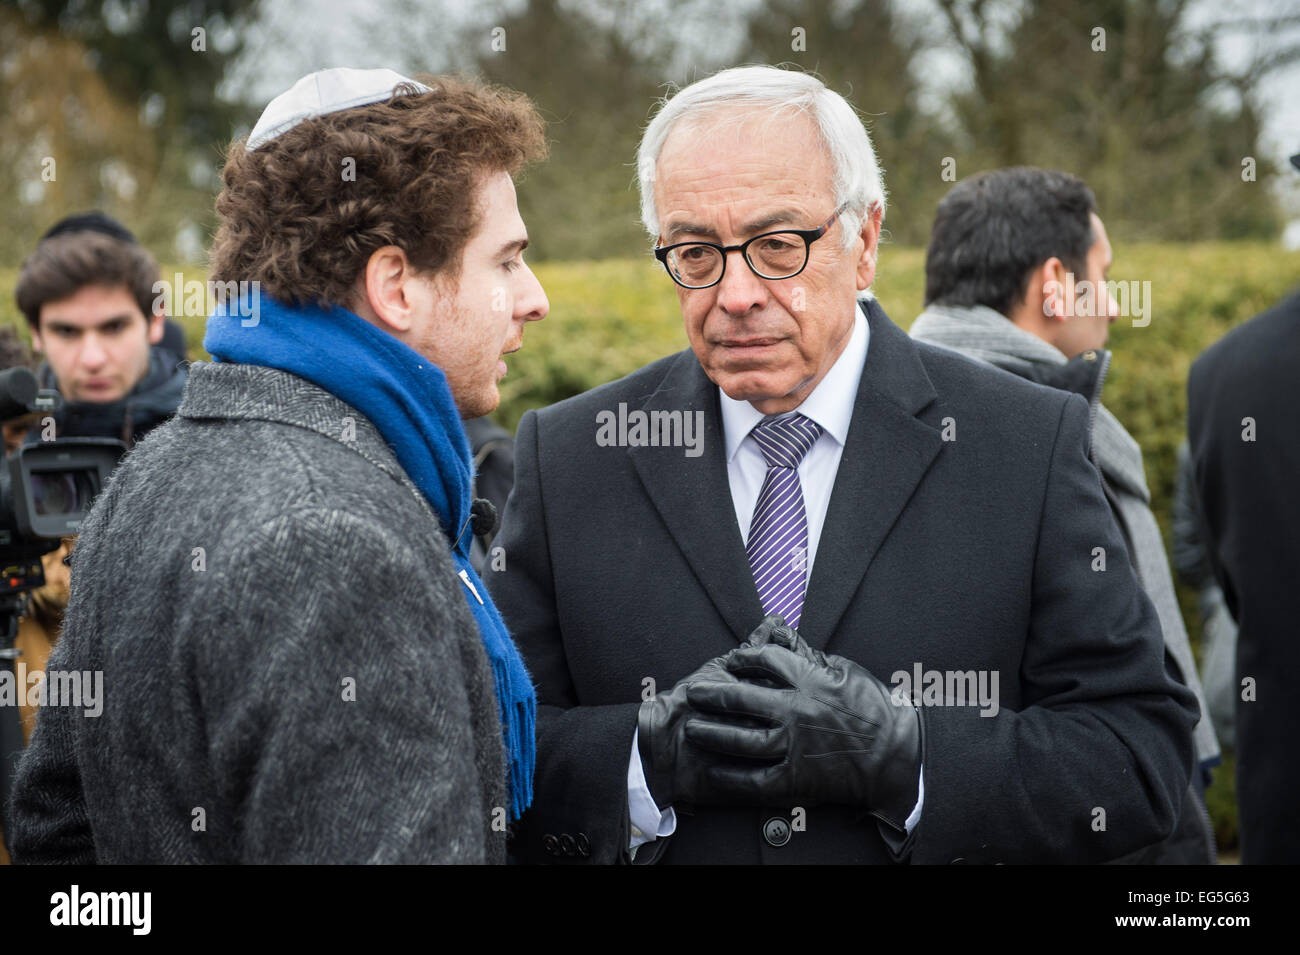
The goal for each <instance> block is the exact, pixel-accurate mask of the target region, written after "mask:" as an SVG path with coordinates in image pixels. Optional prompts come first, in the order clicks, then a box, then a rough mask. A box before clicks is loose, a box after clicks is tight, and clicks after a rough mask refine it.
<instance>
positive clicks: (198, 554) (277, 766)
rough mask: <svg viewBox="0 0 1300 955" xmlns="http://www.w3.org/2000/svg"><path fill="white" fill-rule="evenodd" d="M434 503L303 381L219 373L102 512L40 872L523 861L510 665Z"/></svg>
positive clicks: (37, 779) (377, 439) (35, 785)
mask: <svg viewBox="0 0 1300 955" xmlns="http://www.w3.org/2000/svg"><path fill="white" fill-rule="evenodd" d="M462 586H463V585H462V584H461V582H460V580H459V579H458V578H457V577H456V575H455V570H454V567H453V564H452V561H451V556H450V552H449V548H448V542H447V540H446V538H445V536H444V535H443V533H442V532H441V529H440V527H439V525H438V521H437V518H436V516H435V515H434V513H433V511H432V510H431V509H430V508H429V506H428V504H427V503H426V501H425V500H424V498H423V497H422V495H421V494H420V492H419V491H418V490H417V489H416V487H415V485H414V484H413V483H412V482H411V481H410V479H409V478H408V477H407V475H406V474H405V472H404V471H403V470H402V468H401V467H400V466H399V464H398V463H397V460H396V458H395V457H394V455H393V452H392V450H391V449H390V448H389V447H388V445H387V444H386V443H385V441H384V439H383V437H382V436H381V435H380V434H379V432H378V430H377V429H376V428H375V427H374V426H373V425H372V424H371V423H370V422H369V421H368V420H367V419H366V418H364V417H363V416H362V415H361V414H360V413H359V412H357V411H356V410H355V409H354V408H352V407H350V406H349V405H347V404H345V403H344V402H342V401H340V400H339V399H337V398H335V397H334V396H332V395H330V394H329V393H328V392H325V391H323V390H321V389H320V388H318V387H317V386H315V385H313V384H310V383H309V382H307V381H304V380H303V379H301V378H298V377H296V376H294V375H291V374H288V373H286V372H282V371H278V370H275V369H271V368H264V367H259V366H253V365H238V364H225V363H221V364H212V363H206V362H196V363H195V364H194V365H193V366H192V368H191V372H190V378H189V382H188V385H187V386H186V390H185V396H184V400H183V402H182V404H181V407H180V410H179V412H178V414H177V417H176V418H174V419H173V420H171V421H170V422H168V423H167V424H165V425H163V426H162V427H160V428H158V429H157V430H155V431H154V432H153V433H151V434H150V435H149V436H148V437H147V438H146V439H145V440H144V441H143V442H142V443H140V444H139V445H138V446H137V447H136V448H135V449H134V450H133V451H132V452H131V453H130V454H129V455H128V456H127V457H126V458H125V459H124V460H123V463H122V464H121V466H120V467H119V468H118V469H117V471H116V472H115V473H114V475H113V478H112V480H111V481H110V482H109V484H108V487H107V488H106V489H105V491H104V492H103V493H102V494H101V496H100V499H99V500H98V501H97V502H96V505H95V507H94V510H93V511H92V513H91V515H90V516H89V518H88V519H87V521H86V524H85V527H84V528H83V532H82V534H81V537H80V539H79V540H78V543H77V546H76V549H75V551H74V554H73V558H72V588H71V598H70V601H69V605H68V610H67V616H66V620H65V625H64V630H63V635H62V637H61V639H60V640H59V643H58V645H57V647H56V648H55V650H54V653H53V655H52V657H51V659H50V661H49V666H50V668H51V669H63V670H92V671H93V670H102V671H103V711H102V714H100V715H98V716H87V715H86V710H85V709H84V708H76V707H69V706H46V707H43V709H42V711H41V714H40V717H39V719H38V722H37V726H36V732H35V734H34V736H33V739H32V745H31V747H30V749H29V750H28V751H27V753H26V754H25V756H24V758H23V760H22V763H21V764H20V768H19V772H18V778H17V780H16V783H15V788H14V793H13V798H12V801H11V805H10V817H9V826H8V835H9V839H10V846H11V850H12V853H13V856H14V859H15V861H17V862H75V863H88V862H96V861H97V862H101V863H120V862H142V863H202V862H214V863H233V862H255V863H256V862H265V863H280V862H284V863H299V862H340V863H352V862H468V863H479V862H504V861H505V840H506V833H505V831H504V829H505V826H504V820H505V811H504V809H503V808H502V807H504V806H505V805H506V790H505V756H504V749H503V745H502V741H501V730H500V724H499V721H498V717H497V710H496V699H495V691H494V689H493V683H492V671H491V668H490V666H489V664H488V661H487V656H486V654H485V652H484V650H483V647H482V643H481V641H480V638H479V634H478V630H477V628H476V626H475V624H474V622H473V618H472V616H471V615H470V612H469V609H468V607H467V606H466V604H465V598H464V595H463V594H462V592H461V590H462Z"/></svg>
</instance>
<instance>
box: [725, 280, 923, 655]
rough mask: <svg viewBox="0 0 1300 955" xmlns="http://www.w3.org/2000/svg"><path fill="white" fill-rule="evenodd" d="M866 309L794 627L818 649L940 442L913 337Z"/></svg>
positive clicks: (872, 304)
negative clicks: (857, 370) (852, 391)
mask: <svg viewBox="0 0 1300 955" xmlns="http://www.w3.org/2000/svg"><path fill="white" fill-rule="evenodd" d="M866 312H867V321H868V323H869V327H870V329H871V338H870V342H869V344H868V346H867V361H866V364H865V365H864V366H863V370H862V382H861V384H860V385H859V387H858V397H857V401H856V402H855V403H854V406H853V419H852V421H851V422H850V424H849V435H848V440H847V441H846V442H845V444H844V453H843V455H842V456H841V457H840V466H839V470H838V472H837V473H836V475H835V485H834V488H833V489H832V491H831V500H830V505H829V506H828V507H827V510H826V522H825V524H824V525H823V527H822V534H821V539H820V541H819V543H818V545H817V556H816V558H815V559H814V562H813V568H812V578H811V579H810V580H809V582H808V592H807V596H806V598H805V600H804V608H803V618H802V620H801V621H800V627H799V632H800V633H801V634H802V635H803V636H804V638H805V639H806V640H807V641H808V642H809V643H810V644H811V645H813V646H815V647H817V648H819V649H820V648H823V647H825V646H826V644H827V642H828V641H829V640H830V638H831V635H832V634H833V633H834V632H835V628H836V626H837V625H838V624H839V621H840V618H841V617H843V616H844V611H845V610H846V609H847V608H848V606H849V602H850V601H851V600H852V599H853V595H854V593H856V592H857V590H858V587H859V585H860V584H861V581H862V577H863V575H864V574H865V573H866V571H867V567H868V566H870V564H871V561H872V559H873V558H874V557H875V555H876V552H877V551H878V550H879V549H880V547H881V545H882V544H883V543H884V541H885V538H886V537H887V536H888V534H889V531H890V528H892V527H893V526H894V523H895V521H897V520H898V516H899V514H900V513H902V510H903V508H904V507H906V506H907V502H908V501H909V500H910V499H911V497H912V493H913V492H914V491H915V490H916V486H917V485H918V484H919V483H920V481H921V479H922V477H923V476H924V475H925V472H926V471H927V470H928V469H929V467H930V464H931V462H933V461H934V459H935V457H936V455H938V453H939V450H940V448H941V447H942V443H943V442H942V439H941V437H940V432H939V431H937V430H936V429H934V428H933V427H931V426H930V425H928V424H925V423H924V422H922V421H921V420H920V419H919V418H917V417H916V415H917V413H918V412H919V411H921V410H922V409H923V408H925V407H926V406H927V405H929V404H930V403H931V402H932V401H934V399H935V398H936V397H937V395H936V393H935V390H934V386H933V385H932V384H931V382H930V378H929V376H928V375H927V374H926V372H925V367H924V366H923V365H922V364H921V359H920V356H919V355H918V353H917V350H916V345H915V343H914V342H913V341H912V340H911V339H910V338H908V336H907V334H906V333H905V332H904V331H903V330H902V329H900V328H899V327H898V326H897V325H895V324H894V323H893V322H892V321H890V319H889V317H888V316H887V315H886V314H885V313H884V310H883V309H881V307H880V305H879V304H877V303H876V301H875V300H874V299H871V300H868V301H867V303H866ZM751 586H752V584H751Z"/></svg>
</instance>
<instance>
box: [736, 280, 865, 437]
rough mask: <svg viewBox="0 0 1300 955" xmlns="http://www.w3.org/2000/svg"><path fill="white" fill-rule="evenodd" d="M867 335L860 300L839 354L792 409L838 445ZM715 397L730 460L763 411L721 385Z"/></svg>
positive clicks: (849, 411) (850, 413)
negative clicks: (817, 425)
mask: <svg viewBox="0 0 1300 955" xmlns="http://www.w3.org/2000/svg"><path fill="white" fill-rule="evenodd" d="M870 338H871V333H870V330H869V329H868V327H867V319H866V313H865V306H864V303H863V302H862V301H861V300H859V302H858V309H857V314H856V316H855V317H854V321H853V331H852V332H851V333H850V334H849V341H848V344H847V345H845V346H844V351H842V352H840V357H839V358H837V359H835V364H833V365H831V369H830V371H828V372H826V377H825V378H823V379H822V380H821V381H819V382H818V383H817V387H816V388H814V389H813V391H812V394H810V395H809V396H808V397H807V398H805V399H804V400H803V403H802V404H801V405H799V406H798V407H797V408H795V409H794V410H796V411H798V412H799V413H800V414H801V415H804V416H805V417H807V418H810V419H812V420H813V421H816V422H817V423H818V424H819V425H821V426H822V428H823V429H824V430H825V432H826V434H828V435H830V436H831V437H832V438H834V439H835V440H836V441H838V442H839V444H840V447H843V446H844V442H845V441H847V440H848V437H849V422H850V421H851V420H852V418H853V405H854V403H855V402H856V401H857V397H858V385H859V384H860V383H861V381H862V366H863V365H864V364H865V363H866V360H867V344H868V342H869V340H870ZM718 397H719V398H721V399H722V432H723V435H724V437H725V440H726V443H727V460H728V461H730V460H731V459H732V458H734V457H735V456H736V452H737V451H739V450H740V445H741V443H742V442H743V441H744V440H745V438H747V437H749V432H751V431H752V430H754V426H755V425H756V424H758V423H759V422H760V421H762V420H763V418H764V415H763V414H762V412H760V411H758V409H756V408H755V407H754V406H753V405H751V404H750V403H749V402H748V401H740V400H737V399H735V398H731V397H729V396H728V395H727V393H726V392H725V391H723V390H722V389H721V388H719V389H718Z"/></svg>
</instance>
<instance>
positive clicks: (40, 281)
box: [14, 212, 186, 447]
mask: <svg viewBox="0 0 1300 955" xmlns="http://www.w3.org/2000/svg"><path fill="white" fill-rule="evenodd" d="M158 281H159V271H158V263H157V262H156V261H155V260H154V258H153V256H152V255H150V254H149V252H148V251H147V250H146V249H145V248H144V247H143V246H142V245H140V243H139V242H137V241H136V239H135V236H133V235H132V234H131V233H130V232H129V231H128V230H127V229H126V227H125V226H123V225H122V224H121V223H120V222H117V221H116V220H115V219H112V218H110V217H108V216H106V215H104V214H102V213H99V212H91V213H86V214H83V215H77V216H70V217H68V218H66V219H63V220H62V221H61V222H59V223H57V224H56V225H55V226H54V227H53V228H51V229H50V231H49V232H47V233H46V234H45V235H44V236H43V237H42V239H41V242H40V244H39V245H37V247H36V250H35V251H34V252H32V254H31V255H29V256H28V257H27V258H26V260H24V262H23V264H22V267H21V269H20V270H19V273H18V285H17V288H16V289H15V291H14V297H15V299H16V300H17V302H18V308H19V310H20V311H21V312H22V313H23V315H24V316H25V317H26V319H27V325H28V328H29V329H30V330H31V334H32V346H33V348H34V349H35V350H36V351H38V352H40V353H42V354H43V355H44V356H45V359H46V363H45V364H44V365H43V366H42V367H41V370H40V372H39V373H38V378H39V380H40V384H41V387H42V388H53V389H56V390H57V391H58V392H59V394H61V395H62V396H63V399H64V406H63V408H62V409H61V411H59V412H58V413H57V414H56V415H55V423H54V429H53V431H52V432H51V431H50V430H49V429H47V428H46V427H45V426H44V425H42V424H41V423H39V422H38V423H37V425H36V426H35V427H33V429H32V430H31V432H30V433H29V434H28V436H27V443H28V444H35V443H37V442H39V441H42V440H51V439H52V438H70V437H101V438H116V439H118V440H119V441H122V442H123V443H124V444H126V445H127V446H128V447H130V446H131V445H133V444H135V442H137V441H139V440H140V439H141V438H143V437H144V436H145V435H146V434H147V433H149V431H151V430H153V429H154V428H155V427H157V426H158V425H159V424H161V423H162V422H163V421H166V420H167V419H168V418H170V417H171V416H172V415H173V414H175V412H176V408H177V406H178V405H179V404H180V401H181V393H182V392H183V391H184V389H185V374H186V372H185V367H184V365H183V364H182V362H183V361H184V358H185V340H184V334H183V332H181V330H180V328H179V326H177V325H175V324H174V323H171V322H169V321H168V320H167V318H166V316H165V315H164V314H163V312H162V310H161V308H158V307H156V303H157V302H158V300H159V296H158V294H157V289H156V287H155V286H156V285H157V283H158Z"/></svg>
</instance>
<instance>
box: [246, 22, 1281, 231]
mask: <svg viewBox="0 0 1300 955" xmlns="http://www.w3.org/2000/svg"><path fill="white" fill-rule="evenodd" d="M571 2H574V3H578V4H581V5H583V6H585V7H587V8H589V9H592V10H594V11H595V12H596V13H597V15H600V14H602V13H604V14H608V12H609V11H610V10H611V9H612V7H611V5H610V3H609V2H607V0H571ZM830 2H839V0H830ZM262 4H263V13H262V18H261V22H260V23H259V24H258V27H257V29H256V30H255V31H253V33H252V35H250V36H249V38H248V40H247V43H248V48H247V53H246V55H245V57H244V58H243V60H242V62H240V63H239V64H238V65H237V66H236V67H235V69H234V70H232V73H231V76H230V79H229V81H228V84H227V89H228V91H230V92H232V93H233V92H238V93H243V94H245V95H247V96H248V97H249V98H250V99H251V100H252V101H254V102H259V103H264V102H266V101H268V100H270V99H271V98H272V97H273V96H275V95H276V94H277V93H280V92H282V91H283V90H285V89H287V88H288V87H289V86H291V85H292V84H293V82H294V81H295V80H297V79H298V78H299V77H301V76H303V75H304V74H306V73H309V72H311V71H312V70H315V69H321V68H323V67H326V66H355V67H362V68H367V67H378V66H389V67H394V68H399V69H401V68H406V69H410V70H417V69H420V70H427V71H429V72H438V71H439V70H443V69H447V68H448V67H449V66H453V65H454V63H452V62H450V58H449V57H448V55H447V53H446V50H447V44H446V42H445V38H446V37H447V36H449V35H451V34H452V33H453V32H454V31H455V30H456V29H457V28H460V27H464V26H467V25H471V26H472V25H475V24H478V25H481V26H483V27H484V28H485V29H486V28H488V27H490V26H491V25H492V24H491V23H490V22H489V20H490V18H491V17H492V16H493V15H494V14H492V13H491V12H485V7H486V5H485V4H484V3H482V2H481V0H262ZM503 5H504V6H505V8H506V9H518V8H520V7H521V6H522V5H523V0H504V4H503ZM757 5H761V0H736V2H733V3H729V4H722V3H719V4H717V5H716V7H715V9H717V10H718V11H719V19H718V21H717V22H716V23H711V24H708V25H707V27H706V28H702V25H701V24H698V23H693V24H682V26H681V29H682V36H683V39H684V40H686V41H687V49H686V51H685V53H684V56H685V57H686V58H687V59H688V60H689V58H691V57H692V55H693V51H692V49H691V47H692V46H695V47H696V49H697V50H698V52H699V53H701V54H703V53H705V52H708V51H718V50H721V51H726V50H728V49H734V48H735V45H736V44H737V43H738V42H739V40H740V23H741V20H742V18H743V14H744V13H745V11H746V10H749V9H752V8H753V7H754V6H757ZM499 8H500V6H497V7H492V8H491V9H499ZM635 9H636V14H637V16H638V18H641V17H645V18H646V19H655V18H657V17H664V18H665V19H666V20H667V21H668V22H672V18H673V16H674V11H676V10H679V9H680V6H679V5H676V4H673V3H672V2H671V0H640V2H638V3H637V4H636V8H635ZM900 9H903V10H905V11H906V12H905V16H906V18H907V19H908V20H909V21H911V23H912V24H913V26H914V28H917V29H927V28H930V27H931V25H932V24H934V23H936V22H938V18H939V17H941V14H939V13H938V12H937V11H936V9H935V8H934V6H933V3H932V0H909V2H908V3H906V4H905V5H902V6H901V7H900ZM1283 13H1289V14H1292V15H1300V0H1193V4H1192V6H1191V8H1190V13H1189V26H1194V27H1197V28H1200V27H1202V26H1204V25H1209V24H1227V25H1229V26H1227V27H1225V28H1224V29H1221V30H1218V31H1216V34H1217V38H1218V42H1217V46H1216V55H1217V56H1218V57H1219V58H1220V62H1222V63H1223V64H1224V65H1225V66H1227V67H1229V68H1230V69H1234V70H1236V69H1239V68H1241V67H1242V66H1244V65H1245V64H1247V63H1249V62H1250V61H1251V59H1252V57H1253V56H1255V55H1256V54H1257V53H1258V52H1259V51H1261V50H1267V49H1270V48H1273V47H1274V46H1276V44H1278V43H1279V42H1285V41H1286V40H1288V39H1289V40H1291V41H1292V42H1293V43H1294V42H1300V29H1295V30H1292V31H1290V34H1289V36H1279V35H1278V34H1277V33H1276V32H1272V31H1264V32H1262V33H1256V34H1254V35H1252V34H1251V33H1249V32H1244V31H1241V30H1237V29H1233V28H1232V26H1231V25H1233V24H1240V23H1242V22H1246V21H1249V20H1250V19H1251V18H1252V16H1259V15H1263V14H1268V15H1273V16H1277V15H1279V14H1283ZM634 29H635V28H634ZM700 44H707V50H706V49H705V48H701V47H700V46H699V45H700ZM452 55H453V56H454V54H452ZM683 65H684V64H675V65H674V69H673V70H672V71H670V72H672V73H677V72H679V71H680V69H681V67H682V66H683ZM917 66H918V73H919V76H920V77H921V78H922V79H923V82H924V83H925V84H926V86H927V87H928V88H929V91H930V95H931V96H932V97H933V100H932V101H934V102H937V101H939V100H940V99H941V98H942V96H943V94H944V93H945V92H946V91H947V90H948V89H950V88H952V87H953V86H960V85H963V84H965V83H966V82H968V77H969V71H968V69H967V67H966V64H965V62H964V60H963V58H962V57H961V55H960V54H958V53H956V52H955V51H948V52H944V51H939V52H936V53H934V54H932V55H930V56H927V57H926V58H925V59H924V61H923V62H922V63H919V64H917ZM557 67H558V68H562V62H557ZM674 78H678V77H674ZM1258 97H1259V106H1260V109H1261V114H1262V117H1263V121H1264V134H1263V140H1262V142H1261V144H1260V145H1261V148H1260V152H1261V153H1262V154H1263V155H1264V156H1268V157H1270V158H1272V159H1274V160H1275V161H1277V162H1279V163H1282V164H1286V161H1287V157H1288V156H1289V155H1290V154H1291V153H1295V152H1300V63H1297V64H1292V65H1291V66H1290V67H1289V68H1286V69H1284V70H1278V71H1276V72H1275V73H1273V74H1272V75H1271V76H1270V77H1269V78H1268V80H1267V81H1266V82H1265V83H1264V84H1262V86H1261V88H1260V89H1259V91H1258ZM859 105H860V106H861V104H859ZM1286 169H1288V170H1293V167H1291V166H1290V165H1286ZM1278 188H1279V197H1278V198H1279V201H1280V202H1281V203H1282V207H1283V208H1284V209H1286V210H1287V213H1288V215H1289V216H1290V217H1291V218H1292V222H1291V224H1290V226H1289V227H1288V228H1287V230H1286V234H1285V236H1284V239H1283V241H1284V244H1286V245H1287V246H1288V247H1289V248H1300V172H1294V171H1292V172H1289V173H1287V174H1286V176H1284V182H1283V183H1281V184H1279V187H1278Z"/></svg>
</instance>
